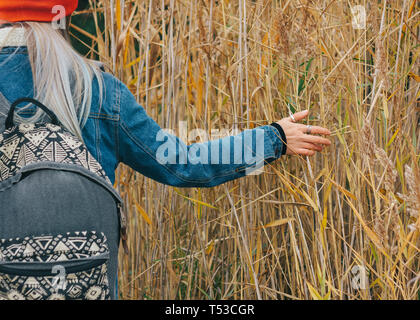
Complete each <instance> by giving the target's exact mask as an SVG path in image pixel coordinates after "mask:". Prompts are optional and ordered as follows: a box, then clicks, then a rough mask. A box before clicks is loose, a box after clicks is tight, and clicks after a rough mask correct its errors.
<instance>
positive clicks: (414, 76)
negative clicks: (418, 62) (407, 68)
mask: <svg viewBox="0 0 420 320" xmlns="http://www.w3.org/2000/svg"><path fill="white" fill-rule="evenodd" d="M408 75H409V76H410V77H411V78H413V79H414V80H416V82H420V76H418V75H417V74H415V73H413V72H409V73H408Z"/></svg>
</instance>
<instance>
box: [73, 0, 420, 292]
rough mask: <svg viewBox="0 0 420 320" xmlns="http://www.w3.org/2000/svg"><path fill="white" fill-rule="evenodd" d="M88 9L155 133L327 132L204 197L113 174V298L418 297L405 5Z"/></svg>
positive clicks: (412, 65) (160, 0)
mask: <svg viewBox="0 0 420 320" xmlns="http://www.w3.org/2000/svg"><path fill="white" fill-rule="evenodd" d="M355 5H362V6H363V7H364V8H365V9H366V14H367V16H366V18H367V21H366V28H365V29H356V28H354V27H353V25H352V19H353V15H352V11H351V7H353V6H355ZM90 12H91V13H92V14H93V17H94V18H95V23H97V25H96V28H97V35H90V34H89V33H86V32H85V36H88V37H90V38H92V39H93V42H94V45H93V46H91V47H90V55H91V56H92V57H94V56H95V55H98V56H99V58H100V60H101V61H103V62H104V63H105V64H106V65H107V66H108V68H109V70H110V71H112V72H113V73H114V74H115V75H116V76H117V77H119V78H120V79H121V80H122V81H123V82H125V83H126V84H127V85H128V86H129V88H130V89H131V90H132V92H133V93H134V94H135V95H136V97H137V99H138V102H139V103H140V104H141V105H143V106H144V108H145V109H146V110H147V111H148V113H149V115H150V116H151V117H153V118H154V119H155V120H156V121H157V122H158V123H159V124H160V125H161V126H162V127H166V128H172V129H176V128H177V127H178V124H179V121H187V122H188V126H189V128H190V129H193V128H204V129H206V130H208V131H209V130H211V129H214V128H232V127H235V126H237V127H238V128H239V129H244V128H253V127H255V126H258V125H263V124H267V123H270V122H271V121H274V120H279V119H281V118H283V117H285V116H288V115H289V111H290V112H294V111H296V110H303V109H306V108H309V109H310V114H311V117H310V118H309V119H307V123H310V124H316V125H321V126H325V127H328V128H329V129H330V130H331V131H332V132H333V134H332V137H331V139H332V142H333V144H332V145H331V147H329V148H327V149H326V150H325V151H323V152H322V153H321V154H317V155H316V156H314V157H312V158H302V157H284V158H282V159H280V160H279V161H277V162H276V163H273V164H271V165H269V166H266V167H265V173H264V174H262V175H258V176H249V177H246V178H243V179H240V180H237V181H233V182H230V183H227V184H225V185H222V186H219V187H216V188H211V189H197V188H191V189H177V188H173V187H168V186H165V185H161V184H159V183H156V182H154V181H152V180H150V179H147V178H144V177H143V176H142V175H141V174H138V173H135V172H133V171H132V170H130V169H129V168H127V167H125V166H120V167H119V169H118V187H119V189H120V191H121V194H122V195H123V196H124V198H125V201H126V208H127V214H128V220H129V239H128V245H129V254H128V255H125V254H124V253H123V252H121V255H120V271H119V272H120V273H119V290H120V292H119V296H120V298H123V299H420V261H419V250H420V249H419V247H420V237H419V232H420V173H419V157H420V156H419V150H420V147H419V143H420V141H419V140H420V130H419V124H420V122H419V121H420V119H419V104H418V99H419V79H420V77H419V75H420V68H419V54H420V46H419V22H420V19H419V15H420V13H419V7H418V2H417V1H416V0H389V1H353V0H352V1H329V0H328V1H326V0H320V1H312V0H293V1H290V0H289V1H286V0H283V1H277V0H254V1H251V0H236V1H233V0H218V1H216V0H177V1H175V0H147V1H146V0H137V1H129V0H127V1H123V0H109V1H94V3H93V2H92V9H91V10H90ZM103 18H104V19H105V20H104V25H105V28H104V31H103V32H101V31H100V29H101V28H100V22H101V21H102V20H103ZM80 31H81V30H79V32H80ZM362 267H364V268H365V270H366V277H367V279H366V280H367V281H366V282H365V283H363V280H364V279H363V277H362V276H363V268H362ZM363 284H366V285H365V286H363Z"/></svg>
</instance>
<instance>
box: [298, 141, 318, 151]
mask: <svg viewBox="0 0 420 320" xmlns="http://www.w3.org/2000/svg"><path fill="white" fill-rule="evenodd" d="M301 147H302V148H304V149H309V150H315V151H322V147H321V146H320V145H316V144H313V143H309V142H303V143H302V144H301Z"/></svg>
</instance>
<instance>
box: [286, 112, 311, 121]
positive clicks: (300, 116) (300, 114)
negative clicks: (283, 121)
mask: <svg viewBox="0 0 420 320" xmlns="http://www.w3.org/2000/svg"><path fill="white" fill-rule="evenodd" d="M308 113H309V111H308V110H303V111H300V112H296V113H294V114H293V118H295V121H300V120H302V119H304V118H305V117H306V116H307V115H308ZM293 118H290V119H291V121H292V122H295V121H293Z"/></svg>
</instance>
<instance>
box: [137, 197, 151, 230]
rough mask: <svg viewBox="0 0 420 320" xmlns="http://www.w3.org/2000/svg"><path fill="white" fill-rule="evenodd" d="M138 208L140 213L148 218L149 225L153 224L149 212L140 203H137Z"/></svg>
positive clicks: (145, 218)
mask: <svg viewBox="0 0 420 320" xmlns="http://www.w3.org/2000/svg"><path fill="white" fill-rule="evenodd" d="M136 208H137V211H138V212H140V214H141V216H142V217H143V219H144V220H146V222H147V224H148V225H149V226H151V225H152V220H150V218H149V216H148V214H147V213H146V211H144V209H143V208H142V207H141V206H140V205H139V204H138V203H136Z"/></svg>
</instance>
